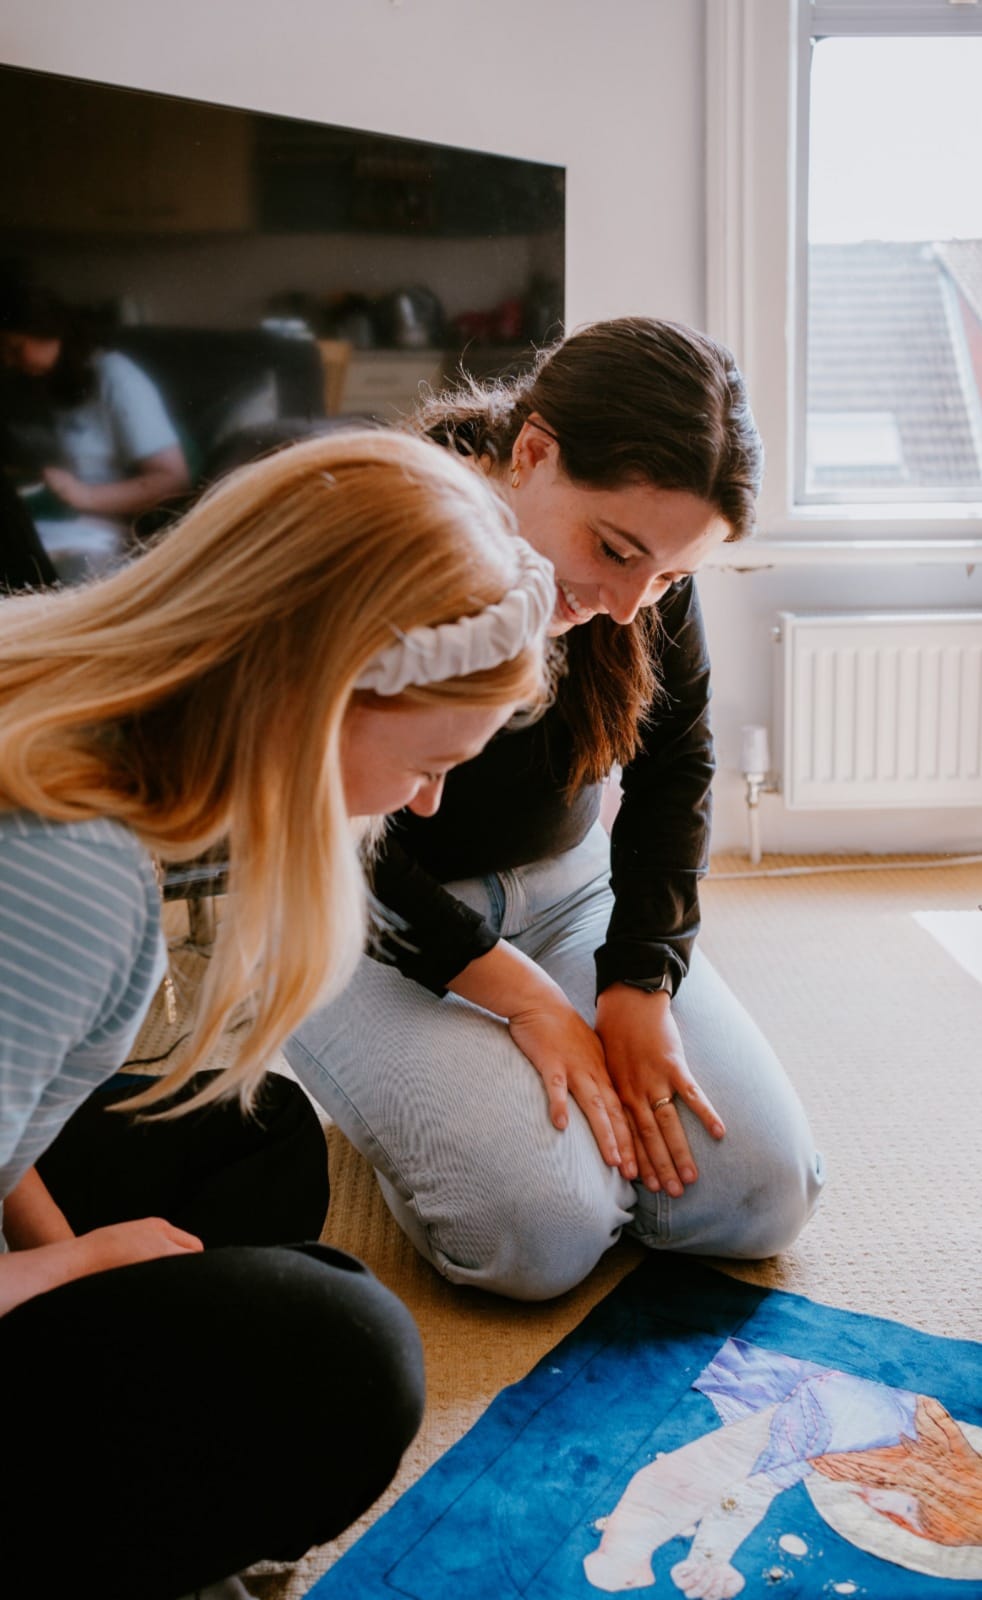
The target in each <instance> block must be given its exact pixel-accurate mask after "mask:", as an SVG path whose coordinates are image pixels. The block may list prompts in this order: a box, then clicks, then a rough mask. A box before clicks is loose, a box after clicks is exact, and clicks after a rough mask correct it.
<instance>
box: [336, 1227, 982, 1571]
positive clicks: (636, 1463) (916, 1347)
mask: <svg viewBox="0 0 982 1600" xmlns="http://www.w3.org/2000/svg"><path fill="white" fill-rule="evenodd" d="M939 1485H940V1488H939ZM932 1486H933V1487H932ZM932 1496H933V1499H932ZM710 1582H711V1583H712V1584H715V1585H716V1587H715V1589H714V1588H712V1587H707V1583H710ZM652 1584H656V1585H657V1591H656V1592H657V1593H659V1594H660V1595H661V1596H662V1597H663V1600H678V1596H680V1595H685V1596H694V1595H696V1594H700V1595H705V1594H708V1593H717V1594H719V1595H720V1596H732V1595H736V1594H739V1595H741V1597H745V1600H761V1597H763V1596H765V1595H766V1596H768V1597H769V1600H811V1597H815V1596H822V1597H824V1596H826V1595H828V1596H852V1595H855V1596H862V1597H863V1600H941V1597H948V1600H955V1597H957V1600H982V1346H979V1345H977V1344H974V1343H972V1342H969V1341H957V1340H948V1339H941V1338H936V1337H932V1336H930V1335H928V1334H924V1333H920V1332H918V1331H916V1330H914V1329H912V1328H908V1327H905V1326H904V1325H903V1324H900V1323H896V1322H888V1321H884V1320H881V1319H877V1318H873V1317H864V1316H859V1315H857V1314H855V1313H852V1312H846V1311H839V1310H836V1309H833V1308H831V1307H828V1306H822V1305H818V1304H815V1303H813V1302H811V1301H809V1300H806V1299H803V1298H801V1297H799V1296H796V1295H789V1294H784V1293H781V1292H778V1291H775V1290H765V1289H761V1288H758V1287H755V1286H751V1285H749V1284H744V1283H740V1282H737V1281H736V1280H733V1279H730V1278H727V1277H725V1276H723V1275H722V1274H719V1273H715V1272H712V1271H710V1270H709V1269H707V1268H704V1267H702V1266H701V1265H699V1264H698V1263H697V1262H694V1261H690V1260H686V1259H684V1258H681V1257H678V1258H673V1257H671V1256H665V1255H652V1256H651V1257H649V1258H647V1259H646V1260H645V1261H644V1262H643V1263H642V1265H641V1266H640V1267H638V1268H637V1269H636V1271H635V1272H633V1273H632V1274H631V1275H630V1276H629V1277H628V1278H626V1279H625V1280H624V1281H623V1283H621V1284H620V1285H619V1286H618V1288H617V1289H615V1290H614V1292H613V1293H612V1294H611V1295H609V1296H608V1297H607V1299H606V1300H605V1301H603V1302H602V1303H601V1304H600V1305H599V1306H597V1307H596V1308H595V1309H594V1310H593V1311H592V1312H591V1313H590V1315H589V1316H588V1317H587V1318H586V1319H585V1321H584V1322H583V1323H582V1324H581V1325H580V1327H579V1328H577V1329H576V1330H575V1331H574V1332H573V1333H572V1334H570V1335H569V1336H568V1337H567V1338H566V1339H565V1340H564V1341H563V1342H562V1343H561V1344H560V1345H559V1346H558V1347H557V1348H556V1349H555V1350H554V1351H553V1352H551V1354H550V1355H548V1356H547V1357H546V1358H545V1359H544V1360H543V1361H541V1362H540V1363H539V1365H538V1366H537V1367H536V1368H535V1369H534V1370H533V1371H532V1372H531V1373H530V1374H529V1376H528V1377H527V1378H525V1379H524V1380H523V1381H522V1382H521V1383H519V1384H517V1385H515V1386H513V1387H512V1388H510V1389H507V1390H505V1391H504V1392H503V1393H502V1394H501V1395H499V1396H498V1398H497V1399H496V1400H495V1401H494V1403H493V1404H492V1405H491V1406H490V1408H489V1409H488V1411H487V1412H486V1413H485V1414H484V1416H483V1417H482V1418H481V1419H480V1420H479V1422H478V1423H477V1424H476V1425H475V1426H474V1427H473V1428H472V1429H471V1431H470V1432H469V1433H468V1434H467V1435H466V1436H465V1437H464V1438H463V1439H461V1440H460V1441H459V1442H458V1444H457V1445H455V1446H454V1447H453V1449H451V1450H450V1451H448V1453H447V1454H446V1455H445V1456H444V1457H443V1458H442V1459H441V1460H440V1461H438V1462H437V1463H436V1464H435V1465H434V1466H433V1467H432V1468H431V1469H430V1471H429V1472H428V1473H427V1474H426V1475H425V1476H424V1477H423V1478H422V1479H421V1480H420V1481H419V1482H418V1483H417V1484H416V1485H415V1486H414V1487H413V1488H412V1489H410V1490H409V1491H408V1492H407V1493H406V1494H405V1495H403V1497H402V1499H401V1500H399V1501H398V1502H397V1503H396V1505H395V1506H394V1507H393V1508H392V1509H391V1510H390V1511H389V1512H388V1513H387V1514H386V1515H385V1516H383V1517H382V1518H381V1519H380V1520H379V1521H378V1522H377V1523H376V1524H375V1526H374V1527H373V1528H371V1529H370V1530H369V1531H368V1533H367V1534H366V1535H365V1536H364V1537H363V1538H362V1539H361V1540H360V1541H359V1543H358V1544H357V1545H355V1546H354V1548H353V1549H352V1550H350V1551H349V1552H348V1554H347V1555H345V1556H344V1557H343V1558H342V1559H341V1560H340V1561H339V1562H338V1563H337V1564H336V1565H335V1566H334V1567H333V1568H331V1570H330V1571H329V1572H327V1573H326V1574H325V1575H324V1577H323V1578H321V1580H320V1581H319V1582H318V1583H317V1584H316V1585H315V1587H314V1588H313V1589H312V1590H311V1592H310V1593H311V1600H510V1597H519V1596H521V1597H522V1600H597V1596H598V1595H599V1594H600V1593H602V1592H617V1593H619V1594H631V1593H637V1594H643V1593H644V1592H645V1591H646V1590H647V1589H649V1588H650V1587H651V1585H652Z"/></svg>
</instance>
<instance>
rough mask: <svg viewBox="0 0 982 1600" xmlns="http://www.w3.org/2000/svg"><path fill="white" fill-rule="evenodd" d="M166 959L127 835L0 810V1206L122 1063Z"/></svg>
mask: <svg viewBox="0 0 982 1600" xmlns="http://www.w3.org/2000/svg"><path fill="white" fill-rule="evenodd" d="M165 962H166V953H165V950H164V943H163V936H162V934H161V929H160V896H159V894H158V892H157V886H156V883H155V882H154V875H153V867H152V865H151V862H150V858H149V856H148V855H147V854H146V852H145V850H144V849H143V847H142V846H141V845H140V844H139V843H138V842H137V840H136V839H135V838H134V836H133V835H132V834H131V833H130V832H129V831H128V830H127V829H126V828H124V827H121V826H120V824H119V823H115V822H107V821H96V822H71V823H66V822H49V821H46V820H45V819H44V818H43V817H38V816H35V815H33V814H32V813H28V812H24V811H18V812H10V811H8V812H0V1200H2V1197H3V1196H4V1195H5V1194H9V1193H10V1191H11V1189H13V1188H14V1187H15V1185H16V1184H17V1183H18V1181H19V1180H20V1178H21V1177H22V1176H23V1174H24V1173H25V1172H26V1171H27V1169H28V1167H31V1166H33V1165H34V1162H35V1161H36V1160H37V1158H38V1156H39V1155H41V1153H42V1152H43V1151H44V1150H46V1149H47V1147H48V1145H49V1144H51V1142H52V1140H53V1139H54V1138H55V1136H56V1135H57V1133H58V1132H59V1130H60V1129H61V1128H62V1127H63V1125H64V1124H65V1123H66V1122H67V1121H68V1118H69V1117H70V1116H71V1114H72V1112H73V1111H74V1110H75V1109H76V1107H77V1106H79V1105H80V1104H81V1103H82V1101H83V1100H85V1099H86V1098H87V1097H88V1095H89V1094H91V1092H92V1090H93V1089H94V1088H96V1087H97V1085H98V1084H100V1083H102V1082H104V1081H105V1079H107V1078H109V1077H111V1076H112V1074H113V1073H114V1072H115V1071H116V1070H117V1068H119V1067H120V1066H121V1065H122V1064H123V1062H124V1061H125V1060H126V1058H127V1056H128V1055H129V1053H130V1050H131V1049H132V1047H133V1043H134V1040H135V1039H136V1035H137V1033H138V1031H139V1028H140V1024H141V1022H142V1021H143V1018H144V1016H145V1015H146V1012H147V1009H148V1007H149V1005H150V1002H151V1000H152V998H153V996H154V993H155V991H156V989H157V987H158V985H159V983H160V980H161V978H162V976H163V973H164V969H165ZM0 1248H2V1246H0Z"/></svg>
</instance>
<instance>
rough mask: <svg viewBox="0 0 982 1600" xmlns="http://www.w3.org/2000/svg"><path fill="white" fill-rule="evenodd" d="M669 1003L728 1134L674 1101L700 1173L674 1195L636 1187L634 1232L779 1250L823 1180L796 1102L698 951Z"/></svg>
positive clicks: (659, 1245)
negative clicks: (716, 1132)
mask: <svg viewBox="0 0 982 1600" xmlns="http://www.w3.org/2000/svg"><path fill="white" fill-rule="evenodd" d="M672 1009H673V1012H674V1014H675V1019H676V1022H677V1023H678V1028H679V1033H680V1034H681V1036H682V1043H683V1045H684V1046H685V1053H686V1058H687V1060H688V1063H689V1066H690V1068H691V1070H692V1074H693V1076H694V1078H695V1080H696V1082H697V1083H699V1084H700V1085H701V1086H702V1088H703V1089H704V1090H705V1092H706V1093H707V1094H708V1096H709V1098H710V1100H711V1101H712V1102H713V1105H714V1106H715V1107H716V1109H717V1111H718V1112H719V1114H720V1116H721V1117H722V1118H723V1122H724V1124H725V1126H726V1136H725V1138H723V1139H721V1140H716V1139H713V1138H712V1136H711V1135H710V1134H708V1133H707V1132H706V1130H705V1128H704V1127H703V1126H702V1123H701V1122H699V1121H698V1119H697V1118H696V1117H694V1116H693V1114H692V1112H691V1111H690V1110H689V1109H688V1107H687V1106H684V1105H683V1106H679V1115H680V1117H681V1118H682V1121H683V1123H684V1125H685V1131H686V1137H687V1138H688V1140H689V1145H690V1148H691V1150H692V1154H693V1155H694V1157H695V1159H696V1166H697V1168H698V1171H699V1177H698V1179H697V1181H696V1182H695V1183H694V1184H691V1185H690V1186H689V1187H688V1188H687V1189H686V1192H685V1193H684V1194H683V1195H682V1196H681V1197H680V1198H679V1199H677V1200H673V1199H672V1198H671V1196H669V1195H666V1194H664V1193H660V1194H656V1195H653V1194H650V1193H649V1192H648V1191H647V1190H646V1189H643V1188H641V1187H640V1186H639V1187H638V1205H637V1210H636V1212H635V1216H634V1221H633V1223H632V1225H631V1232H632V1233H634V1234H635V1235H636V1237H637V1238H639V1239H640V1240H641V1242H642V1244H646V1245H650V1246H652V1247H654V1248H656V1249H663V1250H680V1251H684V1252H687V1253H690V1254H697V1255H714V1256H731V1257H734V1258H745V1259H753V1260H756V1259H760V1258H762V1257H764V1256H772V1255H776V1254H778V1252H780V1251H781V1250H786V1249H787V1248H788V1247H789V1246H790V1245H791V1244H793V1242H794V1240H795V1239H796V1238H797V1237H798V1234H799V1233H800V1232H801V1230H802V1228H803V1227H804V1225H805V1223H806V1222H807V1221H808V1219H809V1217H810V1216H811V1214H812V1212H813V1211H814V1209H815V1206H816V1204H817V1202H818V1197H819V1195H820V1193H821V1190H822V1185H823V1182H824V1170H823V1163H822V1158H821V1156H820V1155H819V1153H818V1152H817V1151H816V1149H815V1142H814V1139H813V1138H812V1133H811V1129H810V1128H809V1125H808V1120H807V1118H806V1116H805V1113H804V1110H803V1108H802V1105H801V1101H800V1100H799V1099H798V1096H797V1094H796V1093H795V1090H794V1088H793V1087H792V1085H791V1082H790V1080H789V1079H788V1077H787V1075H786V1074H785V1072H784V1069H783V1067H782V1066H781V1064H780V1062H779V1061H778V1059H777V1056H776V1055H775V1054H774V1051H773V1050H772V1049H771V1047H770V1045H769V1044H768V1042H767V1040H766V1039H765V1038H764V1035H763V1034H762V1033H761V1031H760V1029H759V1028H758V1027H757V1025H756V1023H755V1022H754V1021H753V1020H752V1018H751V1017H750V1016H749V1015H748V1013H747V1012H746V1011H745V1010H744V1008H743V1006H742V1005H741V1004H740V1002H739V1001H738V1000H737V999H736V997H735V995H734V994H733V993H732V991H731V990H730V989H729V988H728V986H727V985H726V984H725V983H724V982H723V980H722V978H721V977H720V976H719V973H718V972H717V971H716V969H715V968H714V967H713V966H712V965H711V963H710V962H709V961H708V960H707V959H706V957H705V956H703V955H702V954H701V953H700V952H699V951H698V950H697V951H696V952H695V953H694V955H693V960H692V966H691V969H690V971H689V975H688V977H687V978H686V980H685V982H684V983H683V985H682V987H681V989H680V990H679V992H678V994H677V995H676V997H675V999H674V1001H673V1002H672Z"/></svg>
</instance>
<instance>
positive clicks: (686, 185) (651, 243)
mask: <svg viewBox="0 0 982 1600" xmlns="http://www.w3.org/2000/svg"><path fill="white" fill-rule="evenodd" d="M732 3H734V4H735V3H737V0H732ZM704 23H705V18H704V6H703V0H277V3H275V4H274V3H273V0H85V3H84V4H72V3H70V0H5V5H4V9H3V18H2V21H0V58H2V59H3V60H4V61H6V62H8V63H9V64H11V65H15V66H25V67H37V68H41V69H44V70H47V71H53V72H65V73H69V74H72V75H74V76H78V77H90V78H94V79H97V80H100V81H104V82H109V83H117V84H125V85H129V86H132V87H137V88H147V89H155V90H162V91H169V92H172V93H175V94H182V95H187V96H191V97H192V98H199V99H205V100H212V101H216V102H219V103H224V104H228V105H238V106H248V107H251V108H254V109H256V110H260V111H271V112H278V113H281V114H284V115H290V116H300V117H311V118H315V119H322V120H324V121H328V122H335V123H341V124H346V125H348V126H352V127H363V128H369V129H377V130H379V131H381V132H384V133H392V134H401V135H403V136H405V137H408V138H417V139H433V140H439V141H444V142H448V143H453V144H462V145H468V146H471V147H473V148H475V149H481V150H489V151H494V152H497V153H499V154H503V155H512V156H521V157H526V158H530V159H538V160H543V161H552V162H556V163H559V164H561V165H564V166H565V167H566V169H567V280H566V282H567V313H568V320H569V322H570V323H571V324H575V323H578V322H582V321H586V320H588V319H592V318H596V317H604V316H616V315H624V314H626V313H642V314H649V315H656V316H667V317H676V318H679V319H681V320H683V321H689V322H693V323H695V324H697V325H703V324H704V322H705V307H706V301H705V261H704V258H705V229H704V221H703V213H704V205H705V161H704V135H703V129H704V112H705V91H704ZM775 314H777V308H775ZM702 589H703V596H704V600H705V604H706V611H707V617H708V621H709V626H710V637H711V643H712V649H713V658H714V663H715V668H716V673H715V677H716V685H717V687H716V717H715V721H716V729H717V736H718V740H719V753H720V763H721V769H722V770H721V773H720V779H719V783H718V789H717V827H716V843H717V845H718V846H728V845H739V844H740V843H741V842H742V840H743V836H744V833H743V830H744V818H743V810H742V803H741V796H740V786H739V781H738V778H737V775H736V771H735V767H736V763H737V758H738V753H739V728H740V726H741V724H742V723H744V722H748V721H767V720H769V717H770V648H771V647H770V644H769V630H770V626H771V622H772V620H773V617H774V614H775V613H776V612H777V611H778V610H780V609H790V610H795V609H816V608H819V607H822V606H826V605H828V606H834V607H840V606H863V605H869V606H877V605H889V606H898V607H902V606H905V605H922V604H932V605H955V606H962V607H964V606H976V607H982V572H980V573H975V574H974V575H972V576H968V575H966V574H965V573H964V572H963V571H960V570H958V569H950V568H949V569H942V568H925V569H915V570H914V571H899V572H890V573H884V572H883V571H881V570H859V571H857V570H855V569H850V570H848V571H846V572H842V571H834V570H832V571H823V572H821V573H815V572H811V571H802V570H800V569H796V570H794V571H785V572H783V573H782V572H769V573H760V574H746V575H736V574H732V573H725V572H710V573H707V574H706V575H705V577H704V579H703V582H702ZM764 805H765V812H764V842H765V847H770V848H777V847H781V848H785V849H797V850H808V849H823V848H844V849H872V850H887V849H893V848H907V849H943V848H949V849H955V850H960V849H964V848H968V847H971V846H975V847H978V846H979V844H980V842H982V827H980V819H979V817H978V815H977V814H974V813H973V814H969V813H965V812H938V813H886V814H879V813H878V814H876V815H875V816H874V815H866V814H856V815H851V816H835V817H832V818H827V817H824V816H821V815H809V814H805V813H797V814H789V813H785V812H784V811H783V808H782V807H781V805H780V802H779V801H777V800H769V801H765V802H764Z"/></svg>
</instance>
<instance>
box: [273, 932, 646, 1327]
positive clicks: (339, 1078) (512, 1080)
mask: <svg viewBox="0 0 982 1600" xmlns="http://www.w3.org/2000/svg"><path fill="white" fill-rule="evenodd" d="M285 1054H286V1057H287V1060H288V1061H289V1063H290V1065H291V1067H292V1068H293V1070H294V1072H295V1073H296V1074H297V1076H298V1078H300V1080H301V1082H302V1083H304V1084H305V1085H306V1087H307V1088H308V1089H309V1090H310V1092H311V1094H313V1096H314V1098H315V1099H317V1100H318V1101H319V1102H320V1103H321V1104H322V1105H323V1106H324V1107H325V1108H326V1109H327V1111H328V1112H329V1113H330V1115H331V1116H332V1117H333V1118H334V1120H335V1121H336V1122H337V1123H338V1125H339V1126H340V1127H341V1129H342V1130H343V1132H344V1133H345V1134H346V1135H347V1137H348V1138H349V1139H350V1140H351V1142H352V1144H354V1145H355V1146H356V1147H357V1149H359V1150H360V1151H361V1152H362V1154H363V1155H364V1156H365V1157H366V1158H367V1159H368V1160H369V1161H370V1162H371V1164H372V1166H373V1167H374V1168H375V1169H376V1173H377V1174H378V1177H379V1182H380V1186H381V1189H382V1193H383V1195H384V1196H385V1200H386V1203H387V1204H388V1206H389V1208H390V1210H391V1211H392V1213H393V1215H394V1216H395V1218H396V1221H397V1222H398V1223H399V1225H400V1227H402V1229H403V1230H404V1232H405V1233H407V1234H408V1236H409V1237H410V1239H411V1240H412V1242H413V1243H414V1245H415V1246H416V1248H417V1249H418V1250H419V1251H420V1252H421V1254H422V1255H424V1256H425V1257H426V1259H427V1260H428V1261H430V1262H432V1264H433V1265H434V1266H435V1267H436V1268H437V1269H438V1271H440V1272H441V1273H443V1275H444V1276H445V1277H447V1278H449V1279H450V1280H451V1281H452V1282H454V1283H468V1284H473V1285H475V1286H476V1287H478V1288H482V1289H490V1290H492V1291H494V1292H496V1293H498V1294H506V1295H511V1296H513V1297H514V1298H517V1299H523V1300H540V1299H548V1298H550V1297H551V1296H553V1295H557V1294H562V1293H564V1292H565V1291H566V1290H567V1289H570V1288H572V1287H573V1286H574V1285H575V1284H577V1283H580V1282H581V1281H582V1279H583V1278H584V1277H586V1275H587V1274H588V1273H589V1272H590V1271H591V1270H592V1268H593V1267H594V1266H595V1265H596V1263H597V1261H598V1260H599V1259H600V1256H601V1255H602V1254H603V1253H604V1251H605V1250H607V1249H609V1248H610V1246H611V1245H612V1244H613V1243H614V1242H615V1240H616V1239H617V1237H618V1236H619V1233H620V1230H621V1228H622V1227H623V1226H624V1224H625V1223H626V1222H627V1221H628V1220H629V1208H630V1206H631V1205H632V1203H633V1198H634V1195H633V1190H632V1188H631V1185H630V1184H629V1183H626V1182H625V1181H624V1179H623V1178H621V1176H620V1174H619V1173H617V1172H615V1171H613V1170H612V1169H611V1168H609V1167H607V1166H605V1164H604V1162H603V1159H602V1158H601V1156H600V1153H599V1151H598V1150H597V1147H596V1143H595V1141H594V1138H593V1135H592V1133H591V1132H590V1129H589V1126H588V1124H587V1122H586V1119H585V1117H583V1115H582V1113H580V1111H579V1109H578V1107H575V1106H571V1108H570V1111H571V1115H570V1125H569V1127H568V1128H567V1129H566V1130H565V1131H564V1132H563V1133H559V1132H557V1130H556V1129H555V1128H554V1127H553V1126H552V1124H551V1123H550V1121H549V1117H548V1109H547V1103H546V1096H545V1091H544V1089H543V1087H542V1081H541V1079H540V1078H539V1076H538V1074H537V1073H536V1071H535V1069H534V1068H533V1067H532V1066H531V1065H530V1063H529V1062H528V1061H527V1060H526V1058H525V1056H524V1055H523V1054H522V1052H521V1051H520V1050H519V1049H518V1047H517V1046H516V1045H515V1044H513V1042H512V1039H511V1035H510V1034H509V1032H508V1029H507V1027H506V1026H505V1024H504V1023H503V1022H502V1021H501V1020H500V1018H497V1017H493V1016H491V1015H490V1014H489V1013H488V1012H486V1011H482V1010H481V1009H480V1008H478V1007H476V1006H472V1005H469V1004H468V1003H467V1002H466V1001H463V1000H460V999H458V998H457V997H456V996H455V995H446V996H445V997H444V998H443V999H442V1000H438V999H437V998H436V997H435V996H434V995H432V994H430V993H429V991H428V990H426V989H423V988H421V987H420V986H419V985H418V984H416V983H413V982H412V981H411V980H409V979H407V978H403V977H402V976H401V975H400V974H399V973H398V972H397V971H396V970H395V968H393V967H387V966H383V965H381V964H380V963H378V962H376V961H372V960H370V959H367V958H366V959H365V960H363V961H362V963H361V965H360V966H359V968H358V970H357V972H356V974H355V977H354V978H353V980H352V982H351V984H350V985H349V987H348V989H347V990H346V991H345V993H344V994H343V995H341V996H340V998H339V999H338V1000H336V1001H335V1002H334V1003H333V1004H332V1005H330V1006H327V1007H325V1008H324V1009H323V1010H321V1011H319V1012H317V1013H315V1014H314V1016H312V1017H309V1018H308V1019H307V1020H306V1021H305V1022H304V1023H303V1024H302V1025H301V1027H300V1028H299V1029H298V1030H297V1032H296V1033H295V1034H294V1035H293V1037H292V1038H291V1039H290V1040H289V1041H288V1043H287V1045H286V1047H285Z"/></svg>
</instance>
